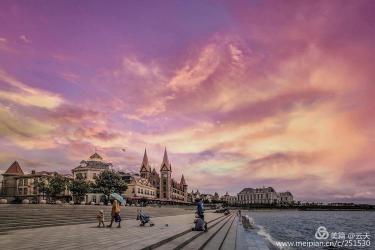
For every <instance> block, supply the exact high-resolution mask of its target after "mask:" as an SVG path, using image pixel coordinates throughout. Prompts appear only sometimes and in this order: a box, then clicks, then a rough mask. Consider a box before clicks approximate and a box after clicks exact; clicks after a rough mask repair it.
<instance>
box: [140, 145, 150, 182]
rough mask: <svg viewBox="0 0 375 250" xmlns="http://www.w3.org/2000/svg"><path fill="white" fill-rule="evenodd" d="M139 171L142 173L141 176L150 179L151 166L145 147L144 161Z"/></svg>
mask: <svg viewBox="0 0 375 250" xmlns="http://www.w3.org/2000/svg"><path fill="white" fill-rule="evenodd" d="M139 173H140V174H141V177H143V178H145V179H147V180H149V179H150V176H151V166H150V164H149V163H148V157H147V152H146V149H145V153H144V155H143V161H142V165H141V170H140V171H139Z"/></svg>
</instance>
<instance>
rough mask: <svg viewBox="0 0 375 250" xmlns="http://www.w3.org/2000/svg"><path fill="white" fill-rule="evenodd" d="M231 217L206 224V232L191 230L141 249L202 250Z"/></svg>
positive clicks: (219, 218) (223, 217) (224, 217)
mask: <svg viewBox="0 0 375 250" xmlns="http://www.w3.org/2000/svg"><path fill="white" fill-rule="evenodd" d="M232 217H233V215H229V216H220V217H218V218H216V219H215V220H212V221H209V222H208V232H196V231H191V229H189V230H187V231H185V232H182V233H179V234H176V235H174V236H172V237H170V238H168V239H166V240H164V241H163V242H158V243H156V244H154V245H151V246H148V247H145V248H143V250H145V249H159V250H164V249H166V250H167V249H168V250H169V249H176V250H177V249H194V250H196V249H203V247H204V246H205V245H206V244H207V242H209V241H210V240H211V238H212V237H214V236H215V235H216V233H217V232H218V231H220V230H221V229H222V228H223V227H224V226H225V225H226V224H227V223H228V222H229V221H231V220H232Z"/></svg>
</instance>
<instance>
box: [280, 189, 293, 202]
mask: <svg viewBox="0 0 375 250" xmlns="http://www.w3.org/2000/svg"><path fill="white" fill-rule="evenodd" d="M293 202H294V200H293V195H292V193H291V192H289V191H286V192H281V193H280V203H281V204H292V203H293Z"/></svg>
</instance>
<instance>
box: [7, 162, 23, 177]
mask: <svg viewBox="0 0 375 250" xmlns="http://www.w3.org/2000/svg"><path fill="white" fill-rule="evenodd" d="M4 174H15V175H23V174H24V173H23V171H22V169H21V166H20V164H18V162H17V161H15V162H13V163H12V165H10V167H9V168H8V169H7V171H5V173H4Z"/></svg>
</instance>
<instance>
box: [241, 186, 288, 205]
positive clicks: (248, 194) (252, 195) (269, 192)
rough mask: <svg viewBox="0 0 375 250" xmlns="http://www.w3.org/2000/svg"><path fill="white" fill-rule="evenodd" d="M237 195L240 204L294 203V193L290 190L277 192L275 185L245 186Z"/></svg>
mask: <svg viewBox="0 0 375 250" xmlns="http://www.w3.org/2000/svg"><path fill="white" fill-rule="evenodd" d="M237 197H238V203H239V204H280V203H281V202H282V203H284V204H291V203H293V195H292V194H291V193H290V192H284V193H277V192H276V191H275V189H274V188H273V187H262V188H244V189H243V190H242V191H241V192H239V193H238V194H237ZM281 197H282V200H281Z"/></svg>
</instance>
